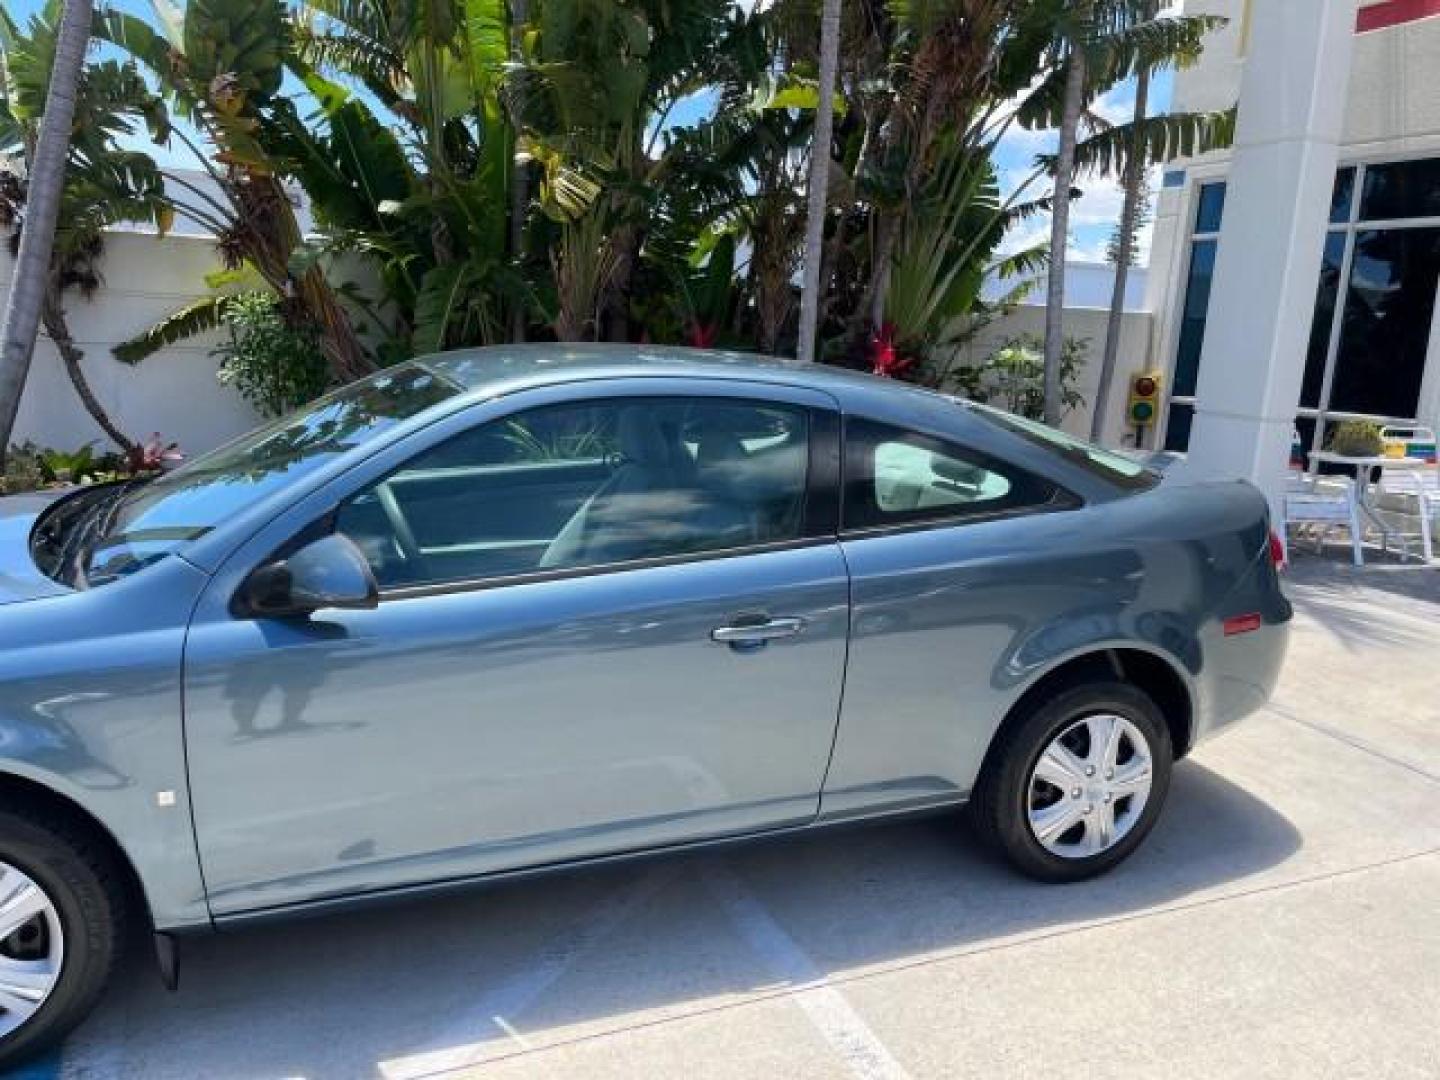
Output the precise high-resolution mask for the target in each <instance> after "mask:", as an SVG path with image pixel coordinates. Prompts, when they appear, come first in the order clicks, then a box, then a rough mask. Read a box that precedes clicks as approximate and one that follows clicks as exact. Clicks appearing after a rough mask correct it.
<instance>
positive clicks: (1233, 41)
mask: <svg viewBox="0 0 1440 1080" xmlns="http://www.w3.org/2000/svg"><path fill="white" fill-rule="evenodd" d="M1251 2H1252V3H1264V2H1265V0H1251ZM1370 2H1375V0H1370ZM1360 6H1361V7H1362V8H1364V7H1366V6H1369V3H1367V2H1364V0H1362V3H1361V5H1360ZM1184 11H1185V13H1186V14H1215V15H1221V16H1224V17H1226V18H1228V19H1229V20H1230V21H1229V23H1228V24H1227V25H1226V26H1225V27H1223V28H1222V29H1220V30H1218V31H1216V32H1215V33H1213V34H1211V35H1210V37H1209V39H1207V41H1206V46H1205V51H1204V54H1203V55H1202V57H1201V59H1200V62H1199V63H1198V64H1197V65H1196V66H1194V67H1192V68H1190V69H1187V70H1186V71H1182V72H1178V73H1176V75H1175V81H1174V89H1173V92H1172V98H1171V100H1172V105H1171V107H1172V108H1173V109H1175V110H1177V111H1178V110H1213V109H1222V108H1228V107H1229V106H1230V105H1233V104H1234V103H1235V101H1236V99H1237V98H1238V96H1239V93H1240V78H1241V74H1242V72H1243V70H1244V65H1245V61H1246V55H1245V54H1246V45H1247V41H1246V38H1247V29H1248V28H1247V26H1246V19H1245V0H1186V2H1185V4H1184ZM1436 71H1440V17H1432V18H1424V19H1420V20H1418V21H1413V22H1408V23H1402V24H1400V25H1397V26H1391V27H1386V28H1384V29H1379V30H1372V31H1369V32H1366V33H1363V34H1359V35H1357V37H1356V39H1355V44H1354V57H1353V62H1352V67H1351V73H1350V86H1349V94H1348V102H1347V106H1346V113H1345V124H1344V134H1343V136H1342V142H1341V148H1340V162H1341V164H1342V165H1345V164H1353V163H1356V162H1361V161H1377V160H1390V159H1398V158H1406V157H1433V156H1440V80H1437V79H1436V78H1435V72H1436ZM1229 158H1230V155H1229V153H1228V151H1226V152H1220V153H1214V154H1207V155H1204V156H1201V157H1198V158H1194V159H1191V160H1190V161H1187V162H1177V163H1175V164H1173V165H1171V166H1168V169H1169V170H1180V169H1183V170H1184V186H1183V187H1179V188H1173V187H1172V188H1162V190H1161V191H1160V193H1159V195H1158V197H1157V199H1156V209H1155V230H1154V239H1153V241H1152V247H1151V256H1150V276H1149V280H1148V282H1147V287H1146V293H1145V301H1144V305H1143V306H1144V307H1145V309H1146V310H1148V311H1150V312H1152V314H1153V320H1154V321H1153V330H1152V333H1153V342H1152V347H1153V350H1154V353H1155V356H1156V359H1157V366H1158V367H1160V368H1161V369H1163V370H1165V371H1167V372H1168V371H1169V370H1170V369H1171V367H1172V366H1173V364H1174V361H1175V349H1176V344H1177V337H1178V329H1179V327H1178V321H1179V313H1180V306H1181V304H1182V303H1183V302H1184V290H1185V279H1186V273H1187V271H1188V254H1189V236H1190V231H1191V228H1190V227H1191V225H1192V223H1193V221H1194V212H1195V207H1194V193H1195V189H1196V186H1197V185H1198V184H1199V183H1201V182H1204V181H1206V180H1212V179H1223V178H1224V177H1225V175H1226V173H1227V172H1228V169H1229ZM1437 315H1440V311H1437ZM1431 353H1432V356H1434V355H1435V353H1436V348H1435V346H1434V344H1433V343H1432V349H1431ZM1435 367H1436V365H1434V364H1432V365H1430V370H1429V371H1427V379H1426V386H1425V388H1424V389H1422V400H1421V408H1420V413H1421V414H1422V415H1423V416H1426V417H1432V418H1433V417H1440V372H1437V371H1436V370H1435Z"/></svg>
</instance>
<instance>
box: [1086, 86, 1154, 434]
mask: <svg viewBox="0 0 1440 1080" xmlns="http://www.w3.org/2000/svg"><path fill="white" fill-rule="evenodd" d="M1149 100H1150V69H1149V68H1147V67H1142V68H1141V69H1140V71H1139V73H1138V74H1137V75H1136V77H1135V138H1134V140H1133V141H1132V143H1131V146H1130V156H1129V160H1128V161H1126V162H1125V178H1124V180H1123V184H1124V188H1125V193H1124V202H1123V203H1122V204H1121V207H1120V235H1119V240H1120V243H1119V245H1118V248H1119V250H1118V251H1116V253H1115V254H1116V256H1117V258H1116V261H1115V287H1114V290H1113V291H1112V292H1111V294H1110V318H1109V321H1108V322H1107V323H1106V326H1105V352H1104V355H1103V356H1102V358H1101V361H1100V382H1099V384H1098V385H1097V386H1096V388H1095V407H1094V409H1093V410H1091V413H1090V441H1091V442H1099V441H1100V440H1101V438H1102V437H1103V436H1104V434H1105V413H1106V406H1107V404H1108V403H1109V401H1110V385H1111V384H1112V383H1113V382H1114V381H1115V361H1116V358H1117V356H1118V355H1119V352H1120V329H1121V324H1122V321H1123V319H1124V316H1125V285H1126V283H1127V281H1128V280H1129V277H1130V263H1131V262H1132V261H1133V260H1134V258H1135V226H1136V223H1137V220H1138V218H1139V214H1140V188H1141V186H1142V185H1143V184H1144V181H1145V164H1146V163H1145V154H1144V138H1143V136H1142V133H1141V131H1140V128H1141V125H1142V124H1143V123H1144V120H1145V110H1146V108H1147V106H1148V105H1149Z"/></svg>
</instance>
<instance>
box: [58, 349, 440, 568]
mask: <svg viewBox="0 0 1440 1080" xmlns="http://www.w3.org/2000/svg"><path fill="white" fill-rule="evenodd" d="M458 392H459V387H458V386H456V385H455V384H454V383H452V382H450V381H449V380H447V379H443V378H441V377H440V376H438V375H436V374H435V373H434V372H432V371H430V370H428V369H426V368H424V367H422V366H419V365H414V364H406V365H404V366H401V367H396V368H391V369H389V370H388V371H385V372H382V373H381V374H379V375H374V376H371V377H370V378H368V379H365V380H363V381H361V382H357V383H352V384H351V385H349V386H346V387H344V388H343V389H340V390H337V391H335V392H334V393H332V394H328V395H326V396H325V397H322V398H320V399H319V400H318V401H316V402H314V403H312V404H310V405H307V406H305V407H304V408H303V409H301V410H299V411H297V412H294V413H291V414H290V415H289V416H285V417H282V418H281V419H279V420H276V421H275V422H274V423H272V424H268V425H266V426H265V427H261V428H258V429H257V430H255V431H252V432H250V433H249V434H247V435H242V436H241V437H240V438H238V439H236V440H234V441H233V442H230V443H227V444H226V445H224V446H221V447H220V448H219V449H217V450H213V451H211V452H210V453H208V454H205V455H204V456H202V457H198V458H196V459H195V460H194V461H192V462H189V463H188V464H186V465H184V466H182V467H181V468H179V469H176V470H175V471H174V472H172V473H168V474H166V475H165V476H161V477H158V478H156V479H154V480H151V481H149V482H148V483H144V484H141V485H133V484H132V485H126V486H123V487H118V488H107V489H105V490H106V492H107V495H106V496H105V497H103V498H96V499H92V500H87V503H86V506H87V507H88V508H89V510H88V512H87V514H85V515H83V516H75V515H66V516H57V518H56V520H55V522H54V525H55V526H56V528H55V529H49V528H46V529H45V530H44V535H43V536H41V537H40V540H41V543H40V544H39V545H37V557H38V558H39V559H40V565H41V567H42V569H44V570H45V571H46V572H47V573H49V574H51V575H52V576H55V577H58V578H61V579H63V580H67V581H70V582H71V583H73V584H77V585H102V584H104V583H105V582H107V581H113V580H114V579H115V578H118V577H123V576H125V575H127V574H131V573H134V572H135V571H136V570H139V569H141V568H142V567H144V566H147V565H149V564H150V563H152V562H155V561H156V560H157V559H160V558H163V557H164V556H165V555H168V554H170V553H171V552H174V551H177V550H179V549H181V548H182V547H184V546H185V545H186V544H187V543H189V542H190V541H192V540H195V539H197V538H198V537H201V536H204V535H205V534H206V533H207V532H209V531H210V530H211V529H213V528H215V527H216V526H217V525H219V524H221V523H222V522H224V521H225V520H226V519H227V518H229V517H231V516H233V515H234V514H236V513H238V512H239V511H241V510H242V509H244V508H245V507H247V506H249V505H250V504H252V503H254V502H257V501H258V500H260V499H262V498H264V497H265V496H267V495H270V494H272V493H273V492H275V491H278V490H280V489H281V488H283V487H285V486H287V485H289V484H293V483H294V482H295V481H296V480H298V479H299V478H300V477H302V476H304V475H306V474H307V473H310V472H312V471H313V470H315V469H317V468H319V467H320V466H321V465H324V464H325V463H326V462H329V461H332V460H334V459H335V458H336V457H339V456H340V455H341V454H343V453H345V452H346V451H348V450H352V449H354V448H355V447H357V446H359V445H361V444H362V443H364V442H366V441H367V440H369V439H371V438H374V437H375V436H376V435H377V434H379V433H380V432H381V431H384V430H385V429H386V428H388V427H391V426H393V425H395V424H398V423H400V422H401V421H403V420H406V419H408V418H409V417H412V416H414V415H416V414H417V413H420V412H422V411H424V410H425V409H427V408H429V407H430V406H432V405H436V404H439V403H440V402H442V401H444V400H445V399H446V398H449V397H451V396H453V395H454V394H456V393H458ZM45 524H46V525H47V526H48V525H49V524H50V523H48V522H47V523H45ZM57 530H58V531H57Z"/></svg>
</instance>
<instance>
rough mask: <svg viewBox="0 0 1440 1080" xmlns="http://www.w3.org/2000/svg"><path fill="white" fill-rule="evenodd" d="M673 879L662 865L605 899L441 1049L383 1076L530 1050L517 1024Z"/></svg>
mask: <svg viewBox="0 0 1440 1080" xmlns="http://www.w3.org/2000/svg"><path fill="white" fill-rule="evenodd" d="M673 873H674V867H673V865H670V864H663V865H659V866H656V867H654V868H652V869H651V870H650V871H648V872H647V873H645V874H643V875H641V876H640V877H639V878H636V879H634V880H633V881H630V882H628V883H627V884H625V885H624V886H622V887H620V888H618V889H615V890H614V891H612V892H611V893H609V894H608V895H606V896H605V898H604V899H603V900H601V901H600V903H598V904H596V905H595V906H594V907H593V908H591V909H590V910H589V911H587V912H585V914H584V915H583V916H582V917H581V918H578V919H576V920H574V922H572V923H571V924H570V925H569V926H567V927H566V929H565V931H564V932H563V933H561V934H559V935H557V936H556V937H555V938H554V939H553V940H552V941H550V942H548V943H547V944H546V945H545V946H544V948H543V949H542V950H540V955H539V956H538V957H537V958H536V961H535V963H533V964H531V965H529V966H528V967H526V968H525V970H523V971H521V972H519V973H517V974H516V975H514V976H512V977H511V978H509V979H506V980H504V981H503V982H501V983H500V984H499V985H497V986H495V987H494V988H493V989H491V990H490V991H489V992H488V993H486V994H483V995H482V996H481V997H480V999H479V1000H478V1001H477V1002H476V1003H475V1004H474V1006H472V1007H471V1008H470V1009H468V1010H466V1012H465V1014H464V1015H463V1017H462V1018H461V1019H460V1020H458V1021H457V1022H456V1023H454V1024H452V1025H450V1026H449V1027H448V1028H447V1030H446V1031H445V1032H444V1033H442V1034H440V1035H438V1036H436V1037H435V1038H434V1039H431V1040H429V1041H431V1042H435V1043H439V1044H441V1048H440V1049H438V1050H431V1051H426V1052H423V1053H419V1054H409V1055H406V1056H405V1057H398V1058H392V1059H391V1060H389V1061H383V1062H381V1063H380V1065H379V1070H380V1074H381V1075H382V1076H383V1077H385V1080H420V1078H422V1077H430V1076H436V1075H438V1074H442V1073H446V1072H453V1071H455V1070H457V1069H463V1068H466V1067H468V1066H470V1065H476V1064H479V1063H480V1062H482V1061H485V1060H487V1059H488V1058H490V1057H493V1056H495V1055H496V1053H497V1052H499V1053H503V1052H504V1049H505V1047H506V1045H507V1044H509V1043H511V1042H512V1040H513V1043H515V1044H518V1045H519V1046H520V1047H522V1048H523V1049H526V1050H529V1049H531V1047H530V1046H529V1045H528V1044H527V1043H526V1041H525V1040H524V1039H522V1038H520V1037H519V1035H518V1034H517V1033H516V1031H515V1028H514V1026H513V1025H514V1022H515V1021H517V1020H518V1019H519V1018H520V1016H521V1015H522V1014H523V1013H524V1012H525V1010H527V1009H529V1008H530V1007H531V1006H532V1005H534V1004H535V1002H537V1001H538V1000H539V999H540V998H541V997H542V996H543V995H544V994H545V992H546V991H547V990H549V989H550V988H551V987H552V986H554V985H555V983H556V982H558V981H559V980H560V978H561V977H562V976H564V974H565V973H566V972H567V971H569V970H570V968H571V967H572V966H573V965H574V964H575V962H576V961H577V960H579V959H580V958H581V957H582V956H584V955H585V954H586V953H587V952H589V951H590V950H591V949H593V948H595V947H596V946H597V945H599V944H600V943H601V942H603V941H604V940H605V939H606V938H608V937H609V936H610V935H611V934H613V933H614V932H615V931H616V930H617V929H618V928H619V927H620V926H621V925H622V924H623V923H624V922H625V920H626V919H628V918H629V917H630V916H631V915H632V914H634V912H635V911H636V910H637V909H639V908H640V907H641V906H642V905H644V904H645V903H646V902H647V901H649V900H650V898H651V897H653V896H654V895H655V894H656V893H657V892H658V891H659V890H660V889H661V888H662V887H663V886H664V885H665V883H666V882H667V881H669V880H670V878H671V877H672V876H673ZM487 1027H493V1028H494V1029H495V1033H494V1034H491V1035H486V1036H484V1037H482V1038H479V1039H477V1038H476V1035H477V1033H480V1032H484V1031H485V1030H487Z"/></svg>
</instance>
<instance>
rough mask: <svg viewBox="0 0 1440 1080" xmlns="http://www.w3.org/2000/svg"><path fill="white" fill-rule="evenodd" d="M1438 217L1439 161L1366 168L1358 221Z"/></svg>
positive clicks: (1438, 159)
mask: <svg viewBox="0 0 1440 1080" xmlns="http://www.w3.org/2000/svg"><path fill="white" fill-rule="evenodd" d="M1436 216H1440V158H1429V159H1427V160H1424V161H1397V162H1393V163H1391V164H1389V165H1367V166H1366V167H1365V187H1364V190H1363V191H1362V192H1361V195H1360V220H1361V221H1382V220H1386V219H1393V218H1412V217H1436Z"/></svg>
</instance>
